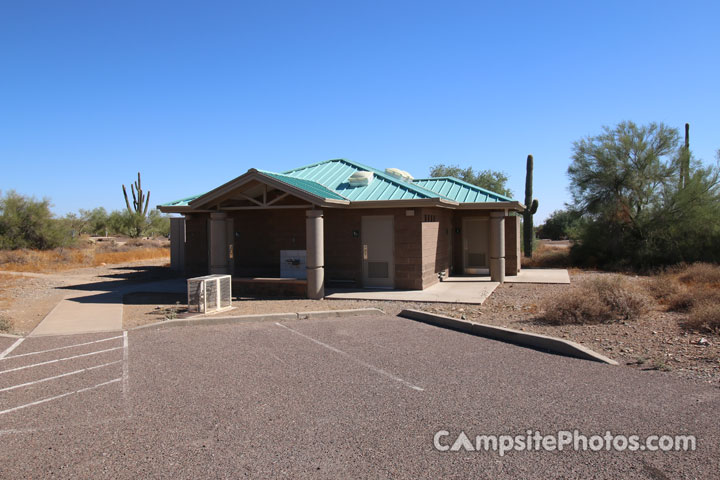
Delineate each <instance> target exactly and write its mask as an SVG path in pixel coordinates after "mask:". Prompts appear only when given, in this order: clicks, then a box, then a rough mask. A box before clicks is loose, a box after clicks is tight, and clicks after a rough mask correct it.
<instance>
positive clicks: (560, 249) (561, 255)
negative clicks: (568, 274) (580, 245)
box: [521, 243, 570, 268]
mask: <svg viewBox="0 0 720 480" xmlns="http://www.w3.org/2000/svg"><path fill="white" fill-rule="evenodd" d="M521 264H522V266H523V268H567V267H568V266H569V265H570V246H569V245H567V246H565V245H561V246H560V245H556V246H548V245H546V244H544V243H540V244H539V245H538V246H537V248H535V250H533V255H532V258H527V257H524V256H523V257H522V259H521Z"/></svg>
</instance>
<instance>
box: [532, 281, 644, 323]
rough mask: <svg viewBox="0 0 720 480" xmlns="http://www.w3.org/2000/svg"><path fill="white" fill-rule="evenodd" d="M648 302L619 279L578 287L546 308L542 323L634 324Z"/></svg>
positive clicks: (572, 288)
mask: <svg viewBox="0 0 720 480" xmlns="http://www.w3.org/2000/svg"><path fill="white" fill-rule="evenodd" d="M647 305H648V302H647V299H646V297H645V295H644V294H643V293H642V292H640V291H639V289H638V288H636V287H635V286H634V285H631V284H630V283H629V282H628V281H627V280H625V279H624V278H623V277H621V276H619V275H614V276H611V277H606V278H597V279H593V280H590V281H587V282H583V283H580V284H578V285H576V286H573V287H571V288H570V289H569V290H567V291H566V292H564V293H563V294H561V295H560V296H558V297H556V298H555V299H553V300H552V301H550V302H548V303H547V304H546V305H545V313H544V315H543V320H544V321H545V322H547V323H550V324H553V325H565V324H593V323H608V322H613V321H620V320H634V319H636V318H637V317H639V316H640V315H642V313H644V312H645V311H646V310H647Z"/></svg>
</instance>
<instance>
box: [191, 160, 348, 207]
mask: <svg viewBox="0 0 720 480" xmlns="http://www.w3.org/2000/svg"><path fill="white" fill-rule="evenodd" d="M252 180H258V181H260V182H263V183H266V184H268V185H271V186H273V187H275V188H278V189H280V190H283V191H286V192H288V193H290V194H292V195H294V196H296V197H298V198H301V199H303V200H306V201H308V202H310V203H312V204H313V205H318V206H321V207H325V206H327V207H330V206H339V205H349V204H350V202H349V201H348V200H340V199H334V198H325V197H320V196H317V195H313V194H311V193H309V192H307V191H305V190H302V189H300V188H297V187H295V186H293V185H290V184H289V183H285V182H283V181H282V180H279V179H277V178H274V177H271V176H270V175H266V174H264V173H262V172H259V171H258V170H256V169H254V168H251V169H250V170H248V171H247V172H246V173H245V174H243V175H240V176H239V177H237V178H235V179H233V180H230V181H229V182H227V183H225V184H223V185H221V186H219V187H217V188H215V189H213V190H211V191H209V192H208V193H206V194H205V195H202V196H200V197H198V198H196V199H195V200H193V201H191V202H190V203H189V204H188V206H189V207H190V210H189V211H196V209H197V208H198V207H200V206H202V205H205V204H207V203H209V202H212V201H213V200H216V199H218V198H220V197H222V196H223V195H225V194H227V193H230V192H231V191H232V190H233V189H235V188H238V187H241V186H242V185H245V184H246V183H248V182H250V181H252Z"/></svg>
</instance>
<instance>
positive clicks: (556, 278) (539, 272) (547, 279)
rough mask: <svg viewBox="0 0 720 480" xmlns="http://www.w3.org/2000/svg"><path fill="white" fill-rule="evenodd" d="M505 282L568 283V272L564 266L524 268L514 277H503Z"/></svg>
mask: <svg viewBox="0 0 720 480" xmlns="http://www.w3.org/2000/svg"><path fill="white" fill-rule="evenodd" d="M505 281H506V282H507V283H547V284H563V283H570V274H569V273H568V271H567V270H566V269H564V268H525V269H523V270H520V273H519V274H518V275H516V276H514V277H505Z"/></svg>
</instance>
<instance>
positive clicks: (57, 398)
mask: <svg viewBox="0 0 720 480" xmlns="http://www.w3.org/2000/svg"><path fill="white" fill-rule="evenodd" d="M120 381H122V377H118V378H114V379H112V380H108V381H107V382H103V383H98V384H97V385H93V386H92V387H86V388H81V389H79V390H75V391H74V392H66V393H61V394H60V395H55V396H54V397H48V398H43V399H42V400H37V401H34V402H31V403H26V404H25V405H20V406H19V407H13V408H8V409H7V410H1V411H0V415H5V414H6V413H12V412H16V411H18V410H22V409H23V408H28V407H34V406H35V405H40V404H43V403H47V402H52V401H53V400H59V399H61V398H64V397H68V396H70V395H76V394H78V393H83V392H89V391H90V390H95V389H96V388H100V387H104V386H105V385H110V384H113V383H117V382H120Z"/></svg>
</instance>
